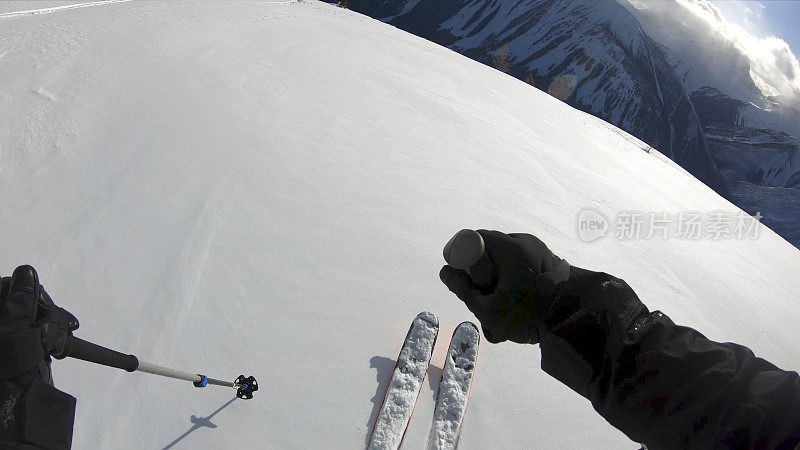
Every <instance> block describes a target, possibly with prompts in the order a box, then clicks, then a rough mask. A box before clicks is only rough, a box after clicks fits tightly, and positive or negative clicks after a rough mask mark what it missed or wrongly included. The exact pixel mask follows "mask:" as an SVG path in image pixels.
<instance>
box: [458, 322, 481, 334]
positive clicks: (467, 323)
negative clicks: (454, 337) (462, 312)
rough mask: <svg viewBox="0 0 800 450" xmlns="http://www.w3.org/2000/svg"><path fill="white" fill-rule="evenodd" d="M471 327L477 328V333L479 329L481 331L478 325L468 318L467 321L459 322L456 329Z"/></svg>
mask: <svg viewBox="0 0 800 450" xmlns="http://www.w3.org/2000/svg"><path fill="white" fill-rule="evenodd" d="M469 327H472V329H473V330H475V332H476V333H479V331H480V330H478V326H477V325H475V324H474V323H472V322H470V321H469V320H466V321H464V322H461V323H460V324H458V326H457V327H456V329H459V328H469Z"/></svg>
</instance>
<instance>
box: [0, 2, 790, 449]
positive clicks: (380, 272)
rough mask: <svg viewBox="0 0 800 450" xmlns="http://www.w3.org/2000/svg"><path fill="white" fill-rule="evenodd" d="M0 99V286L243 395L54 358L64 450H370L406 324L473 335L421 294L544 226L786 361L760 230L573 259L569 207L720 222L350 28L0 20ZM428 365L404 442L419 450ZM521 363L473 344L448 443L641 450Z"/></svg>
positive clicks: (431, 388) (178, 6)
mask: <svg viewBox="0 0 800 450" xmlns="http://www.w3.org/2000/svg"><path fill="white" fill-rule="evenodd" d="M351 1H352V0H351ZM4 6H5V5H4ZM34 7H35V5H34ZM6 12H8V11H6ZM0 79H1V80H3V83H0V124H2V126H0V194H2V201H0V231H1V232H0V273H2V274H8V273H10V272H11V271H12V270H13V268H14V267H15V266H16V265H18V264H22V263H29V264H33V265H34V266H35V267H36V268H37V269H38V270H39V273H40V276H41V279H42V282H43V283H44V285H45V287H46V288H47V290H48V292H49V293H50V294H51V295H52V296H53V298H54V299H55V300H56V301H57V302H58V303H60V304H61V305H62V306H64V307H66V308H67V309H69V310H70V311H72V312H73V313H74V314H75V315H76V316H77V317H78V318H79V319H80V322H81V328H80V329H79V330H78V331H77V332H76V335H77V336H79V337H82V338H84V339H88V340H92V341H96V342H98V343H101V344H104V345H107V346H109V347H112V348H116V349H119V350H122V351H125V352H130V353H133V354H136V355H138V356H139V357H140V358H141V359H142V360H144V361H148V362H152V363H156V364H165V365H169V366H172V367H175V368H178V369H182V370H186V371H190V372H202V373H206V374H208V375H209V376H212V377H215V378H221V379H226V380H228V379H233V378H235V377H236V376H238V375H239V374H246V375H249V374H252V375H255V376H256V377H257V378H258V380H259V382H260V390H259V391H258V392H257V393H256V396H255V398H254V399H253V400H248V401H243V400H236V401H233V402H230V400H231V398H232V397H233V394H232V392H230V391H229V390H227V389H221V388H214V387H207V388H205V389H203V390H198V389H196V388H194V387H192V386H191V384H190V383H186V382H179V381H174V380H168V379H164V378H161V377H156V376H151V375H146V374H141V373H133V374H130V373H126V372H123V371H118V370H113V369H109V368H105V367H100V366H95V365H91V364H88V363H83V362H80V361H76V360H72V359H66V360H63V361H55V362H54V364H53V367H54V374H55V382H56V384H57V385H58V386H59V387H60V388H61V389H63V390H65V391H67V392H69V393H71V394H73V395H75V396H76V397H77V398H78V403H77V404H78V406H77V417H76V426H75V437H74V448H77V449H83V448H97V449H120V448H164V447H166V446H169V445H174V446H175V448H321V447H324V448H337V449H338V448H355V447H360V446H362V445H364V442H365V438H366V435H367V433H368V431H369V428H370V426H371V423H372V421H373V419H374V417H375V415H376V413H377V410H378V408H379V406H380V402H381V396H382V395H383V392H384V390H385V388H386V383H387V380H388V377H389V374H390V372H391V370H392V367H393V364H394V359H395V358H396V357H397V353H398V351H399V349H400V344H401V342H402V339H403V337H404V336H405V333H406V331H407V329H408V326H409V323H410V321H411V319H412V318H413V317H414V316H415V315H416V314H417V313H418V312H420V311H422V310H430V311H432V312H434V313H436V314H437V315H438V317H439V320H440V324H441V330H442V331H441V334H440V336H447V335H449V333H450V331H451V330H453V329H454V327H455V326H456V325H457V324H458V323H460V322H461V321H463V320H470V319H472V320H474V319H473V318H472V315H471V314H470V313H469V311H467V309H466V308H465V307H464V306H463V304H461V303H460V302H459V301H458V300H457V299H456V298H455V297H454V296H453V295H452V294H451V293H450V292H448V291H447V289H446V288H445V287H444V286H443V285H442V284H441V282H440V281H439V280H438V276H437V274H438V271H439V268H440V267H441V265H442V264H443V261H442V254H441V251H442V246H443V245H444V243H445V242H447V240H448V239H449V238H450V237H451V236H452V234H453V233H454V232H455V231H457V230H459V229H461V228H466V227H469V228H479V227H486V228H494V229H500V230H505V231H522V232H530V233H534V234H536V235H538V236H539V237H540V238H542V239H543V240H544V241H545V242H546V243H547V244H548V245H549V246H550V247H551V248H552V249H553V250H554V251H555V252H556V253H557V254H559V255H560V256H563V257H564V258H566V259H567V260H568V261H570V262H571V263H573V264H575V265H577V266H581V267H587V268H590V269H596V270H604V271H607V272H610V273H613V274H615V275H618V276H620V277H622V278H624V279H625V280H626V281H628V283H629V284H630V285H631V286H632V287H633V288H634V289H635V290H636V291H637V293H638V294H639V296H640V297H641V299H642V300H643V301H644V302H645V304H647V305H648V306H649V307H650V308H651V309H660V310H662V311H664V312H665V313H667V314H669V315H670V316H671V317H672V318H673V319H674V320H675V321H676V322H678V323H682V324H686V325H689V326H693V327H696V328H698V329H700V330H702V331H703V332H704V333H705V334H706V335H707V336H709V337H710V338H712V339H715V340H719V341H728V340H729V341H734V342H740V343H742V344H746V345H748V346H750V347H751V348H752V349H753V351H754V352H755V353H756V354H757V355H759V356H762V357H764V358H766V359H768V360H770V361H772V362H774V363H775V364H777V365H779V366H781V367H783V368H786V369H793V370H796V369H797V361H800V348H799V347H798V346H796V345H793V343H794V342H795V341H796V324H797V323H798V320H800V317H798V311H800V308H798V306H800V305H798V300H797V299H798V297H797V293H798V292H800V277H798V276H797V267H800V253H799V252H797V250H796V249H795V248H793V247H792V246H790V245H789V244H787V243H786V242H785V241H784V240H783V239H781V238H780V237H779V236H778V235H777V234H775V233H773V232H772V231H770V230H766V229H764V230H762V233H761V234H760V235H759V237H758V239H757V240H748V239H745V240H707V239H706V240H682V239H677V238H673V239H666V240H662V239H650V240H619V239H614V238H612V237H611V236H608V237H606V238H604V239H600V240H598V241H596V242H593V243H591V244H588V243H585V242H583V241H582V240H580V239H579V237H578V235H577V232H576V230H575V227H576V217H577V216H578V214H579V212H580V211H581V210H583V209H584V208H587V207H591V208H593V209H594V210H595V211H596V212H598V213H600V214H603V215H605V216H606V217H608V218H612V217H614V215H615V214H616V213H617V212H619V211H623V210H639V211H657V212H658V211H668V212H673V213H674V212H678V211H684V210H685V211H715V210H725V211H736V208H735V207H734V206H733V205H732V204H731V203H729V202H728V201H726V200H725V199H723V198H721V197H720V196H719V195H718V194H716V193H715V192H714V191H713V190H711V189H709V188H708V187H707V186H705V185H704V184H702V183H701V182H699V181H698V180H697V179H696V178H694V177H693V176H691V175H690V174H689V173H688V172H687V171H685V170H684V169H682V168H681V167H679V166H678V165H677V164H675V163H674V162H673V161H671V160H670V159H668V158H667V157H665V156H664V155H662V154H660V153H659V152H655V151H648V150H649V147H647V145H646V144H644V143H643V142H642V141H640V140H639V139H636V138H635V137H633V136H631V135H629V134H627V133H625V132H624V131H622V130H620V129H618V128H616V127H614V126H612V125H609V124H608V123H606V122H603V121H601V120H599V119H597V118H595V117H593V116H591V115H589V114H586V113H584V112H581V111H579V110H576V109H574V108H572V107H570V106H569V105H567V104H565V103H563V102H561V101H558V100H557V99H555V98H553V97H552V96H550V95H547V94H546V93H544V92H542V91H539V90H536V89H530V87H529V86H528V85H526V84H525V83H523V82H520V81H519V80H516V79H514V78H512V77H508V76H505V75H503V74H501V73H499V72H497V71H496V70H494V69H491V68H488V67H486V66H485V65H483V64H479V63H477V62H475V61H472V60H470V59H469V58H466V57H464V56H462V55H460V54H458V53H456V52H453V51H450V50H448V49H446V48H443V47H441V46H438V45H435V44H433V43H431V42H429V41H427V40H424V39H421V38H419V37H415V36H413V35H411V34H408V33H405V32H403V31H401V30H398V29H397V28H394V27H391V26H388V25H386V24H384V23H381V22H379V21H376V20H372V19H370V18H368V17H365V16H363V15H360V14H357V13H354V12H352V11H348V10H344V9H340V8H335V7H332V6H330V5H327V4H324V3H319V2H316V1H304V2H301V3H295V2H290V3H280V2H278V3H262V2H241V1H237V2H230V3H218V2H205V1H199V2H118V3H104V4H101V5H98V6H88V7H81V8H71V9H61V10H48V11H39V12H37V13H28V14H11V15H7V16H2V17H0ZM440 339H441V338H440ZM446 347H447V345H446V344H445V343H442V342H440V343H439V344H438V345H437V347H436V350H435V352H434V355H433V363H432V367H431V368H430V370H429V372H428V379H427V381H426V382H425V387H424V390H423V392H422V395H421V397H420V400H419V403H418V405H417V408H416V411H415V413H414V416H413V418H412V420H411V427H410V429H409V430H408V433H407V435H406V437H405V446H406V448H422V447H423V446H424V445H425V441H426V439H427V437H428V432H429V427H430V424H431V419H432V416H433V405H434V397H435V396H436V389H437V383H438V381H439V380H438V378H439V376H440V372H441V367H442V364H443V359H444V352H445V350H446ZM539 363H540V360H539V351H538V348H537V347H535V346H523V345H515V344H505V345H490V344H488V343H485V344H483V345H482V347H481V348H480V351H479V355H478V362H477V366H476V369H475V371H476V372H475V373H476V375H475V377H476V378H475V380H476V381H475V384H474V386H473V390H472V394H471V398H470V404H469V409H468V410H467V413H466V422H465V424H464V429H463V432H462V435H461V441H460V445H461V448H464V449H470V448H531V447H533V448H587V449H593V448H597V449H606V448H637V447H635V445H634V444H633V443H632V442H630V441H629V440H628V439H627V438H626V437H625V436H623V435H622V433H620V432H619V431H617V430H615V429H614V428H612V427H611V426H610V425H609V424H607V423H606V422H605V421H604V420H603V419H601V418H600V417H599V416H598V415H597V414H596V413H595V412H594V411H593V410H592V407H591V405H590V404H589V402H588V401H586V400H585V399H583V398H581V397H579V396H577V395H576V394H575V393H574V392H572V391H571V390H570V389H569V388H567V387H566V386H564V385H561V384H560V383H559V382H557V381H555V380H553V379H551V378H550V377H549V376H547V375H546V374H545V373H543V372H542V371H541V370H540V368H539ZM209 416H212V417H210V418H209Z"/></svg>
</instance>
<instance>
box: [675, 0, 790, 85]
mask: <svg viewBox="0 0 800 450" xmlns="http://www.w3.org/2000/svg"><path fill="white" fill-rule="evenodd" d="M677 3H678V4H679V5H680V6H682V7H683V8H680V9H683V10H684V11H685V13H689V14H694V15H695V16H696V17H697V18H700V19H702V20H703V21H704V22H705V23H706V24H707V25H708V29H709V30H710V31H712V32H714V33H716V34H717V35H718V37H719V38H721V39H724V40H726V41H729V42H730V43H732V44H733V45H734V46H735V47H736V48H737V49H738V50H739V51H740V52H742V53H743V54H744V56H745V57H747V59H748V60H749V61H750V70H751V71H752V72H753V73H754V74H755V75H756V76H757V77H758V78H760V81H761V82H763V83H764V84H763V85H761V86H759V88H760V89H761V90H762V91H766V92H764V94H765V95H775V94H778V95H782V96H785V97H788V98H791V99H794V100H795V101H797V99H798V98H800V62H798V59H797V56H795V54H794V53H793V52H792V50H791V49H790V48H789V44H787V43H786V41H784V40H783V39H781V38H779V37H775V36H770V35H768V34H766V30H746V29H745V28H743V27H742V26H740V25H737V24H735V23H733V22H732V21H729V20H727V19H726V18H725V17H724V15H723V14H722V11H720V9H719V8H718V7H717V6H715V5H714V4H712V3H711V2H709V1H708V0H677ZM748 6H750V7H751V8H748V10H749V11H750V12H751V13H752V16H753V18H754V19H753V20H749V19H746V21H747V22H748V23H750V24H753V25H760V24H761V23H763V21H762V14H763V11H764V8H765V6H764V5H763V4H760V3H755V4H749V5H748ZM752 8H756V9H757V11H758V12H754V10H753V9H752ZM754 31H755V32H754ZM758 31H760V32H761V34H762V35H761V36H759V35H758V34H757V33H758ZM758 84H759V83H757V85H758Z"/></svg>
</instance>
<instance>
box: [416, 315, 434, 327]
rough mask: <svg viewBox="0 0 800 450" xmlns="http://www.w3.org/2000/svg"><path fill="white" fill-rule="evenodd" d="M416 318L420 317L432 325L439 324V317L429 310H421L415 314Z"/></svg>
mask: <svg viewBox="0 0 800 450" xmlns="http://www.w3.org/2000/svg"><path fill="white" fill-rule="evenodd" d="M417 319H422V320H424V321H426V322H428V323H430V324H431V325H433V326H437V327H438V326H439V318H438V317H436V314H434V313H432V312H429V311H422V312H421V313H419V314H417Z"/></svg>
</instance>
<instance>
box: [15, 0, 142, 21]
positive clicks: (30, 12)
mask: <svg viewBox="0 0 800 450" xmlns="http://www.w3.org/2000/svg"><path fill="white" fill-rule="evenodd" d="M129 1H131V0H101V1H97V2H88V3H75V4H73V5H64V6H53V7H50V8H41V9H29V10H26V11H13V12H7V13H3V14H0V19H12V18H14V17H23V16H38V15H41V14H50V13H53V12H56V11H64V10H67V9H76V8H86V7H87V6H100V5H107V4H109V3H124V2H129Z"/></svg>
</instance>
